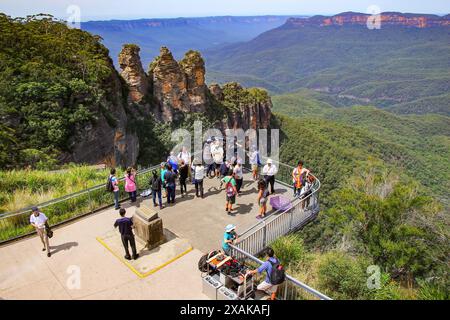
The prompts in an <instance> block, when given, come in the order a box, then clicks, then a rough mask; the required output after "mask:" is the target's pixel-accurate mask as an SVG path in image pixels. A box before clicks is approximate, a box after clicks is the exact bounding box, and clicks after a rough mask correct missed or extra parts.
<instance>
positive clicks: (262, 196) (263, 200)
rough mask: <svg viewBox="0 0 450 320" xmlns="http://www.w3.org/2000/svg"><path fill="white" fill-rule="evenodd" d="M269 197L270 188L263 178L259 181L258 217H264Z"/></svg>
mask: <svg viewBox="0 0 450 320" xmlns="http://www.w3.org/2000/svg"><path fill="white" fill-rule="evenodd" d="M268 198H269V188H268V186H267V185H266V182H265V181H264V180H263V179H261V180H259V181H258V205H259V215H257V216H256V218H257V219H263V218H264V217H265V215H266V212H267V200H268Z"/></svg>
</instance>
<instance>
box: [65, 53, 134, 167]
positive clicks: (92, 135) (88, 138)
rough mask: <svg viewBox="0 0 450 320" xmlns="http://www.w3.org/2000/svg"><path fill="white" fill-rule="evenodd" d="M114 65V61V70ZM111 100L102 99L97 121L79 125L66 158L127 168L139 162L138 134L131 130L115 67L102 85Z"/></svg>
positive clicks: (73, 160) (67, 159) (79, 161)
mask: <svg viewBox="0 0 450 320" xmlns="http://www.w3.org/2000/svg"><path fill="white" fill-rule="evenodd" d="M113 68H114V67H113V66H112V62H111V70H114V69H113ZM103 88H104V89H105V90H106V92H107V96H108V97H109V99H108V100H106V99H105V100H104V101H101V102H100V105H102V106H103V107H101V108H99V109H100V112H99V113H98V115H97V120H96V121H95V123H92V124H89V125H87V126H85V127H83V128H79V129H78V130H76V132H79V134H78V135H77V136H74V137H73V138H72V143H71V144H72V151H71V153H70V154H66V155H65V159H64V161H65V162H67V161H72V162H76V163H104V164H107V165H109V166H113V167H114V166H121V167H126V166H130V165H134V164H136V160H137V157H138V153H139V141H138V138H137V136H136V135H135V134H134V133H132V132H130V131H129V130H128V124H129V119H128V116H127V114H126V112H125V106H124V104H123V97H122V89H123V88H122V83H121V81H120V78H119V75H118V74H117V72H116V71H115V70H114V71H113V72H112V73H111V75H110V77H109V78H108V79H107V80H106V81H105V83H104V84H103Z"/></svg>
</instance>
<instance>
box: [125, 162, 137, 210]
mask: <svg viewBox="0 0 450 320" xmlns="http://www.w3.org/2000/svg"><path fill="white" fill-rule="evenodd" d="M136 189H137V188H136V171H135V170H134V169H133V168H131V167H128V169H127V172H126V173H125V192H128V194H129V196H130V200H131V202H136Z"/></svg>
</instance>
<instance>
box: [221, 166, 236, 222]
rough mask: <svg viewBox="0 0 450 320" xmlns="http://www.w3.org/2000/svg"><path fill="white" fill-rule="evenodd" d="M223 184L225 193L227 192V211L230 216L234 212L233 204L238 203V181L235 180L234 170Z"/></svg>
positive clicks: (223, 180)
mask: <svg viewBox="0 0 450 320" xmlns="http://www.w3.org/2000/svg"><path fill="white" fill-rule="evenodd" d="M222 182H223V183H224V184H225V192H226V204H225V211H226V212H227V213H228V214H230V213H231V212H232V211H233V204H235V203H236V195H237V190H236V179H235V178H234V172H233V170H230V171H229V172H228V176H226V177H225V178H223V179H222Z"/></svg>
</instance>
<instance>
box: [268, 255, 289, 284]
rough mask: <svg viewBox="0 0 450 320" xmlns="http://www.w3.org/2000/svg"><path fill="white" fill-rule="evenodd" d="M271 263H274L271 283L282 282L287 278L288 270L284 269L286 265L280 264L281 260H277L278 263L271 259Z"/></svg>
mask: <svg viewBox="0 0 450 320" xmlns="http://www.w3.org/2000/svg"><path fill="white" fill-rule="evenodd" d="M269 262H270V264H271V265H272V272H271V273H270V277H269V278H270V283H271V284H275V285H277V284H282V283H283V282H284V280H285V279H286V272H285V270H284V267H283V266H282V265H281V264H280V262H279V261H278V260H277V262H276V263H273V262H272V261H270V260H269Z"/></svg>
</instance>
